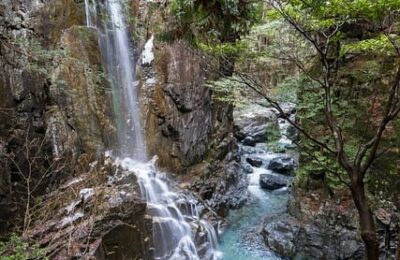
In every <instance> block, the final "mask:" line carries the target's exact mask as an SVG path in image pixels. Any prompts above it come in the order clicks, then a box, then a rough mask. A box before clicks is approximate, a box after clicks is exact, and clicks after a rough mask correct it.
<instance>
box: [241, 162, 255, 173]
mask: <svg viewBox="0 0 400 260" xmlns="http://www.w3.org/2000/svg"><path fill="white" fill-rule="evenodd" d="M242 169H243V172H245V173H247V174H251V173H253V172H254V170H253V168H252V167H251V165H250V164H248V163H244V164H243V165H242Z"/></svg>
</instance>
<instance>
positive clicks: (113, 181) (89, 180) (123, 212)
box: [24, 159, 153, 259]
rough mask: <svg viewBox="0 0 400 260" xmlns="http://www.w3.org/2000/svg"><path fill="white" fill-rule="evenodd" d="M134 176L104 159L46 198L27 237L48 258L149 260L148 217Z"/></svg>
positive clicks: (150, 229)
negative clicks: (36, 244)
mask: <svg viewBox="0 0 400 260" xmlns="http://www.w3.org/2000/svg"><path fill="white" fill-rule="evenodd" d="M136 183H137V182H136V177H135V174H134V173H133V172H130V171H127V170H124V169H123V168H120V167H119V166H116V165H115V164H114V163H113V161H111V160H110V159H106V161H105V162H103V161H102V160H100V161H96V162H93V163H92V167H91V168H90V170H89V171H88V172H86V173H83V174H81V176H79V177H77V178H75V179H72V180H70V181H69V182H67V183H66V184H64V185H63V186H61V187H60V188H59V189H57V190H55V191H53V192H52V193H50V194H48V195H47V196H46V197H45V198H44V201H43V203H42V204H41V205H40V208H39V209H38V211H37V212H36V214H38V215H37V217H38V223H35V225H34V228H33V229H30V230H28V231H26V232H25V233H24V236H25V238H27V239H30V240H34V241H36V242H37V243H38V244H39V245H40V246H42V247H45V248H46V250H47V254H48V256H49V257H50V258H51V259H75V258H93V259H151V254H152V253H151V250H152V249H151V248H152V241H153V239H152V218H151V217H150V216H149V215H147V206H146V203H145V202H144V201H142V200H141V199H140V197H141V195H140V189H139V187H138V185H137V184H136Z"/></svg>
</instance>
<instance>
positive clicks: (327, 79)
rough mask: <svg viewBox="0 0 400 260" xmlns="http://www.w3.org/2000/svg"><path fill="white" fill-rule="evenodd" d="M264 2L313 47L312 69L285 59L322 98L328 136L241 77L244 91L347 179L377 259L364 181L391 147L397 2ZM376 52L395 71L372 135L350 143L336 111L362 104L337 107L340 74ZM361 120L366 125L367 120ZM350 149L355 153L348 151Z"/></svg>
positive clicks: (396, 93)
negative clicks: (251, 93) (353, 62)
mask: <svg viewBox="0 0 400 260" xmlns="http://www.w3.org/2000/svg"><path fill="white" fill-rule="evenodd" d="M268 4H269V6H270V7H271V8H273V10H275V11H276V14H277V15H278V17H281V18H283V19H284V20H285V21H286V22H287V23H289V24H290V25H291V26H292V27H293V28H294V29H295V30H296V31H297V32H298V33H299V35H300V36H301V37H303V38H304V39H305V40H306V41H307V42H309V43H310V44H311V46H312V47H313V52H314V53H315V55H316V57H317V59H316V60H315V61H314V63H313V66H311V67H310V66H307V65H305V64H303V63H302V61H300V60H298V59H297V58H296V57H289V58H286V59H289V60H292V61H293V62H295V63H296V65H298V67H299V69H300V70H301V71H302V72H303V75H305V77H306V78H307V79H308V81H309V82H311V83H312V84H313V86H314V91H316V93H317V94H318V95H320V96H321V99H320V100H315V101H316V102H321V104H322V110H323V118H324V119H323V123H324V126H325V127H326V130H327V134H328V136H327V138H326V139H325V140H320V138H319V137H317V136H314V135H313V133H312V132H310V131H309V130H307V129H305V128H303V127H302V126H301V125H300V124H297V123H296V122H294V121H291V120H290V118H288V117H287V116H285V113H283V110H282V109H281V107H280V105H279V103H278V102H276V101H275V100H273V99H271V98H270V97H268V96H266V95H265V93H263V92H262V91H260V89H262V86H260V85H259V84H258V83H257V82H255V81H254V80H251V79H249V78H248V77H246V76H243V75H242V76H240V78H241V80H243V82H244V83H245V84H246V85H247V87H250V88H251V89H253V90H254V91H256V92H257V93H258V94H260V95H262V96H264V98H266V99H267V101H268V102H269V103H270V104H271V105H272V106H273V107H275V108H276V109H278V110H279V111H280V112H281V113H282V115H283V116H284V117H286V120H288V121H289V122H290V123H291V124H292V125H293V126H294V127H296V128H297V129H298V130H299V131H300V132H301V133H302V134H303V136H304V137H306V138H307V139H308V140H309V141H311V142H312V143H313V144H314V145H316V146H317V147H319V148H320V149H322V150H323V151H324V152H326V153H327V154H329V155H330V157H331V158H334V159H335V161H336V162H337V163H338V164H339V166H340V168H341V170H343V172H344V173H346V175H347V176H342V175H341V173H340V172H339V173H336V174H338V177H339V178H341V179H342V180H343V183H345V184H346V185H347V186H348V188H349V189H350V191H351V194H352V198H353V201H354V204H355V206H356V208H357V211H358V214H359V221H360V231H361V237H362V239H363V241H364V243H365V245H366V250H367V256H368V259H378V258H379V247H378V244H379V243H378V238H377V234H376V228H375V223H374V216H373V213H372V210H371V208H370V205H369V201H368V198H367V192H366V186H365V185H366V184H365V181H366V178H367V175H368V173H369V170H370V169H371V166H372V165H373V163H374V162H375V161H376V160H377V159H378V158H379V157H380V156H382V154H383V153H385V152H386V151H387V150H388V149H390V148H391V146H390V145H389V146H388V147H384V145H383V140H384V138H385V133H386V132H387V129H388V126H389V125H390V124H391V123H392V122H393V121H394V120H396V119H397V118H398V116H399V112H400V48H399V36H398V35H397V34H396V33H395V32H396V29H398V25H399V24H398V22H397V21H398V14H399V10H400V3H399V2H398V1H383V0H381V1H372V0H371V1H369V0H364V1H341V0H336V1H321V0H289V1H278V0H270V1H268ZM364 28H365V29H364ZM356 30H360V31H358V32H356ZM378 52H379V53H380V54H382V55H386V56H387V57H389V58H390V59H391V60H392V61H394V62H393V63H392V64H393V65H394V67H396V69H395V70H396V72H395V73H394V75H390V74H389V75H388V79H390V81H391V83H390V87H389V88H385V87H384V86H381V88H380V90H379V91H380V95H381V96H382V97H384V98H383V99H382V100H380V103H381V104H382V105H381V106H380V108H376V109H375V110H377V111H376V113H377V116H376V117H375V118H374V120H376V122H377V123H376V124H373V123H371V127H372V128H374V131H372V132H371V135H362V136H359V137H358V138H357V139H356V140H354V139H352V138H350V134H349V131H346V130H347V129H346V126H345V125H344V124H343V120H341V119H343V117H341V116H340V113H339V112H340V109H344V110H346V109H352V108H354V107H356V108H359V105H360V104H361V102H360V101H358V102H356V103H347V104H346V105H343V104H340V97H341V95H342V91H343V88H342V87H341V83H340V77H339V73H340V71H341V70H342V69H343V68H344V67H345V65H346V63H348V62H349V60H351V59H354V55H356V56H357V55H365V53H367V55H373V54H374V53H378ZM370 57H371V56H370ZM338 97H339V98H338ZM361 101H363V102H364V103H365V102H366V100H361ZM383 104H384V105H383ZM365 121H369V122H371V121H370V119H368V120H365ZM354 147H356V149H355V152H353V151H354V149H352V148H354Z"/></svg>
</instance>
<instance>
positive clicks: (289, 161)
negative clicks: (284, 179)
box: [268, 156, 295, 175]
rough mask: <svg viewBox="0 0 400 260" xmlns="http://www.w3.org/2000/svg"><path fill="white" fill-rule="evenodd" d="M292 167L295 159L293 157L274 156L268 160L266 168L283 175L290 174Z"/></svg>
mask: <svg viewBox="0 0 400 260" xmlns="http://www.w3.org/2000/svg"><path fill="white" fill-rule="evenodd" d="M294 167H295V161H294V159H293V158H291V157H289V156H281V157H277V158H274V159H272V160H271V161H270V163H269V165H268V169H270V170H272V171H275V172H278V173H281V174H285V175H290V174H292V173H293V170H294Z"/></svg>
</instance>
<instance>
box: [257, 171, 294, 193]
mask: <svg viewBox="0 0 400 260" xmlns="http://www.w3.org/2000/svg"><path fill="white" fill-rule="evenodd" d="M289 182H290V180H289V179H288V178H287V177H285V176H280V175H277V174H271V173H264V174H261V175H260V186H261V188H263V189H267V190H277V189H280V188H283V187H285V186H287V185H288V184H289Z"/></svg>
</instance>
